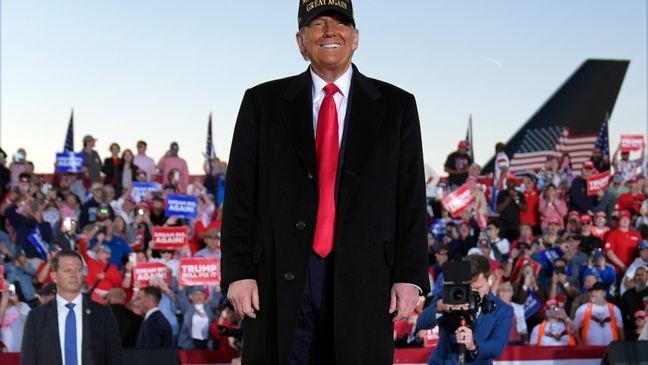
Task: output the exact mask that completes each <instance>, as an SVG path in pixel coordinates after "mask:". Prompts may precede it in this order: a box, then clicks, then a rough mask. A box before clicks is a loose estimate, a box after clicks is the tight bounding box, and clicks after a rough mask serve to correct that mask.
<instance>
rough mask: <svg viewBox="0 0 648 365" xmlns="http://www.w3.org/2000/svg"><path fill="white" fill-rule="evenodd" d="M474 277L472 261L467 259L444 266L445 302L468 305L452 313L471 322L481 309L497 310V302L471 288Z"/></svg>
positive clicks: (442, 293) (487, 311)
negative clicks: (471, 267)
mask: <svg viewBox="0 0 648 365" xmlns="http://www.w3.org/2000/svg"><path fill="white" fill-rule="evenodd" d="M471 281H472V277H471V275H470V263H469V262H466V261H450V262H446V263H445V265H444V266H443V289H442V292H441V295H442V299H443V304H450V305H466V304H467V305H468V308H467V309H465V310H453V311H451V314H455V315H457V316H459V317H462V318H464V319H466V320H467V321H468V322H469V323H471V322H472V321H473V317H474V316H475V315H476V314H477V312H479V309H481V311H482V313H491V312H493V311H494V310H495V302H493V301H492V300H490V299H488V297H487V296H484V297H483V298H482V297H480V296H479V293H477V292H476V291H473V290H472V289H471V288H470V282H471Z"/></svg>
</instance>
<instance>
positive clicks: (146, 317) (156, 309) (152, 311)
mask: <svg viewBox="0 0 648 365" xmlns="http://www.w3.org/2000/svg"><path fill="white" fill-rule="evenodd" d="M159 310H160V307H155V308H151V309H149V310H148V312H146V314H145V315H144V321H146V320H147V319H148V318H149V317H150V316H151V314H153V313H155V312H157V311H159ZM144 321H142V322H144Z"/></svg>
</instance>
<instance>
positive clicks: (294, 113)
mask: <svg viewBox="0 0 648 365" xmlns="http://www.w3.org/2000/svg"><path fill="white" fill-rule="evenodd" d="M311 84H312V81H311V76H310V71H309V70H306V72H304V73H302V74H300V75H298V76H297V77H296V78H295V79H294V80H293V81H292V82H291V83H290V85H289V86H288V88H286V92H285V93H284V95H283V98H284V100H285V102H286V104H284V108H283V112H282V113H283V119H284V123H285V125H286V129H287V130H288V133H289V135H290V138H291V140H292V142H293V146H294V147H295V151H296V152H297V155H299V158H300V159H301V161H302V163H303V164H304V165H305V167H306V169H307V170H308V172H309V173H311V174H312V175H313V176H317V162H316V161H317V159H316V153H315V132H314V131H313V99H312V96H311Z"/></svg>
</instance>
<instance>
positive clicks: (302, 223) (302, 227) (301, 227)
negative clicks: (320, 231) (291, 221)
mask: <svg viewBox="0 0 648 365" xmlns="http://www.w3.org/2000/svg"><path fill="white" fill-rule="evenodd" d="M295 227H297V229H298V230H300V231H301V230H303V229H304V228H306V223H304V221H299V222H297V224H295Z"/></svg>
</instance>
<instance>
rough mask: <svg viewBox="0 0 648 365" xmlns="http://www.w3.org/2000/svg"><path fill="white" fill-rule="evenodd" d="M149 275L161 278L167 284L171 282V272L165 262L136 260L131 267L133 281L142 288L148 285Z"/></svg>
mask: <svg viewBox="0 0 648 365" xmlns="http://www.w3.org/2000/svg"><path fill="white" fill-rule="evenodd" d="M151 277H160V278H163V279H164V281H165V282H166V283H167V284H170V283H171V274H170V273H169V271H168V268H167V266H166V265H165V264H163V263H161V262H138V263H137V264H136V265H135V266H134V267H133V282H134V283H135V285H136V286H139V287H140V288H143V287H145V286H148V285H149V279H150V278H151Z"/></svg>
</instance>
